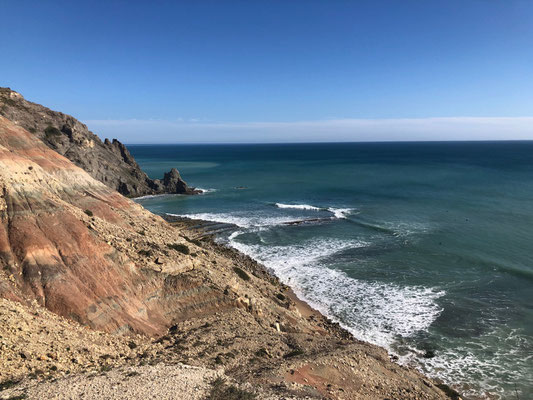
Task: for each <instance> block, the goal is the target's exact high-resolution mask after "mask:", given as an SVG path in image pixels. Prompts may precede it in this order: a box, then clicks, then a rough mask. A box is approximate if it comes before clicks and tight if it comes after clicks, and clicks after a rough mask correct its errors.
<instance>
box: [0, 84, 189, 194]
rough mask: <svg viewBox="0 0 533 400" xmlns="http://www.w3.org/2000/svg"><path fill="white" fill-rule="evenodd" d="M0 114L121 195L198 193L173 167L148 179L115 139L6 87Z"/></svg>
mask: <svg viewBox="0 0 533 400" xmlns="http://www.w3.org/2000/svg"><path fill="white" fill-rule="evenodd" d="M0 115H1V116H4V117H5V118H7V119H9V120H11V121H12V122H14V123H15V124H17V125H19V126H21V127H23V128H24V129H26V130H27V131H28V132H30V133H31V134H33V135H35V136H36V137H37V138H39V139H40V140H41V141H42V142H43V143H44V144H46V145H47V146H48V147H50V148H51V149H52V150H54V151H56V152H58V153H59V154H61V155H63V156H65V157H66V158H68V159H69V160H70V161H72V162H73V163H74V164H76V165H77V166H78V167H80V168H82V169H84V170H85V171H86V172H88V173H89V175H91V176H92V177H93V178H95V179H97V180H99V181H100V182H102V183H104V184H105V185H106V186H108V187H110V188H112V189H114V190H116V191H118V192H119V193H121V194H123V195H124V196H128V197H138V196H145V195H153V194H162V193H178V194H195V193H198V191H196V190H195V189H194V188H190V187H189V186H187V183H185V181H184V180H183V179H182V178H181V176H180V174H179V172H178V171H177V170H176V169H175V168H173V169H172V170H171V171H170V172H168V173H166V174H165V176H164V178H163V179H162V180H160V179H151V178H149V177H148V175H146V173H145V172H144V171H143V170H142V169H141V167H140V166H139V164H137V162H136V161H135V159H134V158H133V156H132V155H131V154H130V152H129V151H128V149H127V148H126V146H125V145H124V144H122V143H121V142H119V141H118V140H117V139H113V140H112V141H110V140H108V139H105V140H104V141H103V142H102V141H101V140H100V138H99V137H98V136H97V135H95V134H94V133H92V132H91V131H89V129H88V128H87V126H86V125H85V124H83V123H81V122H80V121H78V120H77V119H75V118H74V117H72V116H70V115H67V114H63V113H62V112H58V111H53V110H50V109H49V108H47V107H44V106H42V105H40V104H36V103H32V102H31V101H28V100H26V99H25V98H24V97H23V96H22V95H21V94H20V93H18V92H15V91H13V90H11V89H9V88H3V87H0Z"/></svg>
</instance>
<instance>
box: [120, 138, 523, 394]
mask: <svg viewBox="0 0 533 400" xmlns="http://www.w3.org/2000/svg"><path fill="white" fill-rule="evenodd" d="M128 147H129V149H130V151H131V153H132V154H133V155H134V157H135V158H136V159H137V161H138V163H139V164H140V165H141V167H142V168H143V169H144V170H145V171H146V172H147V173H148V175H150V177H152V178H158V177H162V175H163V173H164V172H165V171H168V170H169V169H170V168H171V167H176V168H178V170H179V171H180V173H181V174H182V176H183V178H184V179H185V180H186V181H187V182H188V183H189V184H190V185H191V186H195V187H198V188H202V189H205V192H204V194H202V195H198V196H181V195H163V196H155V197H146V198H141V199H138V200H137V201H138V202H139V203H140V204H142V205H143V206H144V207H146V208H147V209H149V210H151V211H153V212H155V213H159V214H164V213H170V214H176V215H180V216H188V217H191V218H201V219H205V220H210V221H219V222H225V223H232V224H235V226H236V227H235V229H233V230H229V231H226V232H223V233H221V234H220V235H219V236H220V237H219V238H218V239H219V240H220V241H223V242H225V243H227V244H228V245H230V246H233V247H234V248H236V249H238V250H240V251H242V252H244V253H246V254H248V255H250V256H251V257H253V258H254V259H256V260H258V261H260V262H262V263H263V264H264V265H266V266H267V267H268V268H270V269H271V270H272V271H273V272H274V273H275V274H276V275H277V276H278V277H279V278H280V279H281V280H282V281H283V282H285V283H287V284H289V285H290V286H291V287H293V288H294V290H295V292H296V293H297V294H298V295H299V296H300V297H301V298H302V299H304V300H306V301H307V302H308V303H310V304H311V305H313V306H314V307H315V308H317V309H319V310H320V311H321V312H323V313H324V314H326V315H327V316H329V317H330V318H331V319H333V320H336V321H338V322H340V323H341V324H342V325H343V326H344V327H345V328H346V329H348V330H349V331H350V332H352V333H353V334H354V335H355V336H356V337H357V338H359V339H362V340H366V341H368V342H371V343H374V344H377V345H380V346H383V347H385V348H386V349H387V350H388V351H389V352H391V353H393V354H395V355H397V357H398V358H399V362H401V363H405V364H409V365H413V366H416V367H417V368H419V369H420V370H421V371H423V372H424V373H426V374H428V375H430V376H433V377H436V378H440V379H442V380H443V381H444V382H446V383H448V384H451V385H453V386H454V387H456V388H458V389H460V391H462V392H463V393H464V394H465V395H470V396H474V397H478V398H512V399H515V398H520V399H529V398H533V142H431V143H428V142H426V143H327V144H323V143H321V144H264V145H255V144H254V145H233V144H232V145H165V146H161V145H130V146H128ZM306 220H307V222H306ZM297 221H298V223H294V224H293V223H292V222H297Z"/></svg>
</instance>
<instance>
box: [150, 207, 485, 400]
mask: <svg viewBox="0 0 533 400" xmlns="http://www.w3.org/2000/svg"><path fill="white" fill-rule="evenodd" d="M160 216H161V217H162V218H163V219H164V220H165V221H167V222H168V223H169V224H170V225H173V226H180V225H181V226H182V227H185V230H186V231H188V232H191V233H192V234H193V235H194V238H192V239H191V238H189V240H201V241H206V242H209V243H210V244H211V245H212V246H214V247H215V248H217V250H218V251H221V252H223V253H227V252H229V253H232V254H233V255H234V256H236V257H238V258H241V259H244V260H247V262H248V263H249V264H251V265H252V266H253V269H257V270H260V271H261V272H262V274H264V275H266V276H268V277H269V278H270V279H274V280H276V281H277V282H278V283H279V284H281V285H283V286H284V287H285V290H286V292H285V294H286V295H287V297H288V298H290V300H291V301H292V302H293V304H294V307H295V308H296V309H297V310H298V312H299V313H300V315H301V316H302V317H304V318H306V319H311V320H323V321H324V322H325V323H326V324H327V325H328V330H329V329H332V330H334V331H336V332H338V333H339V334H340V335H341V336H342V337H344V338H349V339H350V340H353V341H355V342H357V343H358V344H362V345H365V346H370V347H374V348H376V349H379V350H380V351H383V352H385V353H386V354H387V356H388V359H389V361H390V362H391V363H394V364H395V365H398V366H400V367H402V368H406V369H414V370H416V371H417V373H419V374H421V375H422V376H424V377H426V378H427V379H430V380H432V381H433V382H435V386H437V387H438V388H439V389H441V390H442V391H443V392H444V393H445V394H446V395H447V396H448V397H449V398H451V399H455V400H459V399H462V400H478V399H477V398H473V397H468V398H467V397H464V396H463V395H462V394H460V393H459V392H458V391H457V390H456V389H454V388H452V387H451V386H449V385H448V384H446V383H444V382H443V381H442V380H440V379H438V378H434V377H431V376H428V375H426V374H425V373H424V372H422V371H421V370H419V369H418V368H416V367H413V366H412V365H404V364H400V363H399V362H398V357H397V356H396V355H394V354H391V353H389V351H388V350H387V349H385V348H384V347H382V346H379V345H376V344H373V343H370V342H367V341H364V340H361V339H358V338H357V337H356V336H355V335H354V334H353V333H351V332H350V331H349V330H348V329H346V328H345V327H343V326H342V323H341V322H338V321H334V320H332V319H331V318H330V317H328V316H327V315H325V314H323V313H322V312H321V311H319V310H318V309H316V308H314V307H313V306H312V305H311V304H309V303H308V302H307V301H306V300H304V299H302V298H300V297H299V296H298V295H297V294H296V292H295V291H294V289H293V288H292V287H291V286H290V285H287V284H285V283H282V282H281V281H280V279H279V278H278V277H277V276H276V274H275V273H274V272H273V271H271V270H270V269H269V268H267V267H266V266H264V265H263V264H261V263H260V262H259V261H257V260H255V259H253V258H252V257H250V256H249V255H247V254H244V253H242V252H241V251H239V250H237V249H235V248H233V247H231V246H229V245H228V244H222V243H219V242H218V241H217V240H216V236H217V234H218V233H220V232H221V231H224V230H226V229H227V228H226V229H224V228H220V229H219V230H214V231H210V230H209V229H208V228H209V227H213V226H220V227H223V226H228V227H229V226H232V227H233V224H228V223H218V222H213V221H209V220H202V219H194V218H189V217H183V216H176V215H171V214H166V213H165V214H162V215H160ZM235 227H237V226H235ZM321 334H327V332H326V331H325V330H324V331H323V332H322V333H321Z"/></svg>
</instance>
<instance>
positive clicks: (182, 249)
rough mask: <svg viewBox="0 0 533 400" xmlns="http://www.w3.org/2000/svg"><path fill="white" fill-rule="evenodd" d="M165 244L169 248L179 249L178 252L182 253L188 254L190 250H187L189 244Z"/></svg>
mask: <svg viewBox="0 0 533 400" xmlns="http://www.w3.org/2000/svg"><path fill="white" fill-rule="evenodd" d="M167 246H168V248H169V249H172V250H176V251H179V252H180V253H183V254H189V253H190V252H191V251H190V250H189V246H187V245H186V244H182V243H172V244H169V245H167Z"/></svg>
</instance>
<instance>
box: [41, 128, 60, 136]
mask: <svg viewBox="0 0 533 400" xmlns="http://www.w3.org/2000/svg"><path fill="white" fill-rule="evenodd" d="M44 134H45V135H46V136H47V137H54V136H55V137H57V136H61V131H60V130H59V129H57V128H56V127H54V126H51V125H50V126H48V127H46V129H45V130H44Z"/></svg>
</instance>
